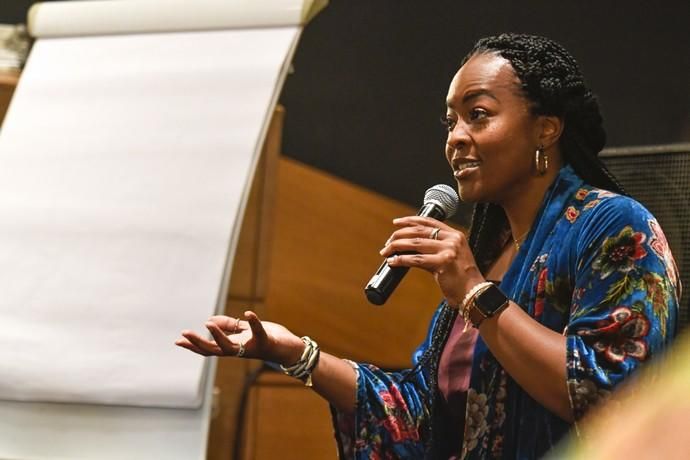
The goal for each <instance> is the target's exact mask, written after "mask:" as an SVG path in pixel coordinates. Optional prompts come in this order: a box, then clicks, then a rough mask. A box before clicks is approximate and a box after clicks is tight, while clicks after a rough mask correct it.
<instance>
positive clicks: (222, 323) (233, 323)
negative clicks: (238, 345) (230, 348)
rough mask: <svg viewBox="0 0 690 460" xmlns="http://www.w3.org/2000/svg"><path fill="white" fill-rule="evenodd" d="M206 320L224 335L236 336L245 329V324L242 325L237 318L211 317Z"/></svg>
mask: <svg viewBox="0 0 690 460" xmlns="http://www.w3.org/2000/svg"><path fill="white" fill-rule="evenodd" d="M208 320H209V321H210V322H212V323H215V324H216V325H217V326H218V327H219V328H220V329H221V330H222V331H223V332H225V333H226V334H238V333H240V332H242V331H243V330H245V329H246V324H245V325H242V321H240V319H239V318H233V317H231V316H225V315H216V316H211V317H210V318H209V319H208Z"/></svg>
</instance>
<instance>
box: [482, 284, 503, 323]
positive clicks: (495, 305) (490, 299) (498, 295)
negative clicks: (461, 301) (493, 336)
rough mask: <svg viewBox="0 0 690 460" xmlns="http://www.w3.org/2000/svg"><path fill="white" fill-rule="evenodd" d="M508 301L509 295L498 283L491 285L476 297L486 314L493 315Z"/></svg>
mask: <svg viewBox="0 0 690 460" xmlns="http://www.w3.org/2000/svg"><path fill="white" fill-rule="evenodd" d="M507 301H508V297H506V295H505V294H504V293H502V292H501V290H500V289H499V288H498V287H497V286H496V285H491V286H490V287H488V288H487V289H486V290H485V291H484V292H482V293H481V294H479V295H478V296H477V297H476V298H475V304H476V305H477V308H478V309H479V310H480V311H481V312H482V313H484V314H485V315H486V316H491V315H493V314H494V313H495V312H496V310H498V309H499V308H501V307H502V306H503V304H505V303H506V302H507Z"/></svg>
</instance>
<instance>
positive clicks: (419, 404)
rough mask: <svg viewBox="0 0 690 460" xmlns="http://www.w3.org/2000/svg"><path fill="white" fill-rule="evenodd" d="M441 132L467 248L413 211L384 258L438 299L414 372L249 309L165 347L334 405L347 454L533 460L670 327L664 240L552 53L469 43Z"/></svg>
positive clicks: (564, 60) (505, 42)
mask: <svg viewBox="0 0 690 460" xmlns="http://www.w3.org/2000/svg"><path fill="white" fill-rule="evenodd" d="M445 124H446V125H447V127H448V138H447V145H446V158H447V160H448V163H449V164H450V166H451V168H452V170H453V174H454V176H455V179H456V181H457V184H458V190H459V194H460V197H461V199H462V200H464V201H468V202H474V203H476V206H475V211H474V215H473V220H472V226H471V230H470V236H469V239H466V238H465V236H464V235H463V234H462V233H460V232H457V231H456V230H454V229H453V228H451V227H449V226H447V225H445V224H443V223H441V222H438V221H436V220H434V219H431V218H422V217H417V216H412V217H405V218H401V219H396V220H395V221H394V223H395V225H396V226H398V227H399V229H398V230H396V231H395V232H394V233H393V234H392V235H391V237H390V239H389V240H388V242H387V244H386V245H385V247H384V248H383V249H382V250H381V254H382V255H383V256H385V257H387V258H388V261H389V264H390V265H392V266H409V267H419V268H422V269H424V270H427V271H429V272H431V273H432V274H433V275H434V277H435V279H436V281H437V283H438V285H439V287H440V289H441V291H442V293H443V296H444V299H445V300H444V301H443V302H442V303H441V305H440V307H439V309H438V311H437V313H436V315H435V317H434V319H433V321H432V324H431V326H430V329H429V336H428V337H427V339H426V341H425V343H424V344H422V346H421V347H420V348H419V349H418V350H417V352H416V353H415V354H414V357H413V362H414V364H415V366H414V368H413V369H411V370H409V371H406V372H403V373H399V374H398V373H385V372H382V371H381V370H379V369H377V368H376V367H374V366H370V365H365V364H355V363H351V362H347V361H343V360H340V359H338V358H335V357H333V356H331V355H328V354H326V353H320V352H319V350H318V346H317V345H316V344H315V343H314V342H313V341H311V340H310V339H308V338H303V339H300V338H298V337H296V336H294V335H293V334H292V333H290V332H289V331H288V330H286V329H285V328H283V327H282V326H279V325H277V324H273V323H268V322H261V321H260V320H259V319H258V318H257V316H256V315H255V314H254V313H252V312H247V313H246V314H245V318H246V320H247V321H246V322H245V321H240V320H239V319H236V318H228V317H214V318H212V319H211V320H210V321H209V322H208V323H207V325H206V326H207V327H208V329H209V331H210V332H211V334H212V336H213V339H214V340H212V341H209V340H206V339H204V338H202V337H201V336H199V335H198V334H196V333H194V332H191V331H184V332H183V336H184V338H182V339H180V340H179V341H178V342H177V343H178V345H180V346H182V347H185V348H188V349H190V350H192V351H194V352H197V353H200V354H202V355H238V354H239V355H241V356H245V357H254V358H260V359H266V360H270V361H275V362H278V363H281V364H282V365H283V366H286V367H284V370H285V371H286V373H288V374H289V375H294V376H296V377H298V378H301V379H302V380H303V381H305V383H306V384H308V385H313V388H314V390H315V391H317V392H318V393H319V394H321V395H322V396H323V397H324V398H326V399H327V400H328V401H329V402H330V403H331V405H332V407H333V408H334V414H335V421H336V424H337V429H338V438H339V444H340V448H341V454H343V455H344V456H347V457H352V456H354V457H355V458H360V459H365V458H443V459H448V458H455V457H456V456H457V457H460V456H462V457H465V458H503V457H506V458H537V457H539V456H541V455H542V454H543V453H545V452H546V451H548V450H549V448H550V447H551V446H553V445H554V444H555V443H556V442H557V441H558V440H559V439H560V438H561V437H562V436H563V435H564V434H565V433H566V432H567V431H568V430H569V429H570V428H571V426H572V425H573V423H574V422H575V421H576V420H578V419H579V418H580V417H581V416H582V415H583V414H584V413H585V412H586V411H587V410H588V408H589V407H590V406H591V405H593V404H596V403H597V401H598V400H599V399H601V398H605V397H606V396H607V395H608V394H609V393H610V392H611V390H612V389H613V388H614V387H615V386H616V385H618V384H619V383H620V382H621V381H623V380H624V379H625V378H626V377H627V376H628V375H630V374H631V373H632V372H633V371H634V370H635V369H636V368H637V367H638V366H639V365H640V364H641V363H642V362H643V361H646V360H648V359H649V358H650V357H652V356H654V355H656V354H658V353H659V352H660V351H661V350H662V349H663V348H664V347H665V346H666V345H667V344H668V343H669V341H670V340H671V339H672V338H673V336H674V334H675V327H676V316H677V305H678V295H679V290H680V286H679V282H678V275H677V272H676V268H675V265H674V262H673V258H672V256H671V254H670V251H669V249H668V245H667V243H666V239H665V237H664V235H663V233H662V232H661V229H660V228H659V226H658V224H657V223H656V220H655V219H654V217H653V216H652V215H651V214H649V212H648V211H647V210H646V209H645V208H644V207H642V206H641V205H640V204H639V203H637V202H635V201H634V200H632V199H630V198H628V197H626V196H624V195H623V193H622V191H621V188H620V186H619V185H618V184H617V183H616V181H615V179H614V178H613V177H612V176H611V175H610V174H609V173H608V172H607V170H606V169H605V168H604V166H603V165H602V164H601V162H600V161H599V160H598V159H597V154H598V152H599V151H600V150H601V149H602V147H603V146H604V143H605V133H604V130H603V128H602V120H601V116H600V114H599V109H598V105H597V102H596V100H595V98H594V96H593V95H592V93H591V92H590V91H589V90H588V89H587V87H586V86H585V84H584V81H583V78H582V75H581V74H580V71H579V69H578V67H577V64H576V63H575V61H574V59H573V58H572V57H571V56H570V55H569V54H568V53H567V51H565V50H564V49H563V48H562V47H561V46H559V45H558V44H556V43H554V42H553V41H551V40H548V39H546V38H543V37H536V36H529V35H515V34H503V35H500V36H496V37H489V38H485V39H482V40H480V41H479V42H477V44H476V45H475V47H474V48H473V50H472V51H471V52H470V53H469V54H468V56H467V57H466V58H465V59H464V60H463V63H462V66H461V68H460V69H459V71H458V72H457V74H456V75H455V77H454V78H453V80H452V82H451V85H450V88H449V91H448V96H447V113H446V116H445ZM409 251H414V252H415V253H416V254H414V255H396V254H403V253H406V252H409ZM466 402H467V403H466ZM463 433H464V435H463Z"/></svg>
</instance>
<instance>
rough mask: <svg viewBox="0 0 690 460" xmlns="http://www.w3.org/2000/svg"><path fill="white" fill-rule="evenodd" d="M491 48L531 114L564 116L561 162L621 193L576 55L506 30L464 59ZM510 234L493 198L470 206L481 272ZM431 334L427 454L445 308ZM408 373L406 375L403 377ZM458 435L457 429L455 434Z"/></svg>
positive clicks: (433, 444) (438, 419) (437, 426)
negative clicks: (606, 158) (604, 156)
mask: <svg viewBox="0 0 690 460" xmlns="http://www.w3.org/2000/svg"><path fill="white" fill-rule="evenodd" d="M488 53H495V54H497V55H499V56H501V57H503V58H504V59H506V60H507V61H509V62H510V64H511V66H512V68H513V71H514V72H515V75H516V76H517V78H518V79H519V81H520V87H519V90H520V91H521V94H522V96H523V97H524V98H525V99H526V100H527V102H528V104H529V106H530V110H531V112H532V114H534V115H550V116H557V117H559V118H561V119H562V120H563V125H564V126H563V132H562V133H561V137H560V139H559V147H560V150H561V154H562V157H563V162H564V164H569V165H571V166H572V168H573V169H574V171H575V172H576V173H577V174H578V175H579V176H580V177H581V178H582V179H584V180H585V181H586V182H588V183H589V184H592V185H594V186H596V187H600V188H603V189H607V190H610V191H613V192H616V193H621V194H624V193H625V192H624V191H623V188H622V187H621V185H620V184H619V183H618V181H617V180H616V179H615V178H614V177H613V175H612V174H611V173H610V172H609V171H608V170H607V169H606V167H605V166H604V164H603V163H602V162H601V160H600V159H599V158H598V156H597V155H598V154H599V152H600V151H601V149H602V148H603V147H604V145H605V143H606V131H605V130H604V127H603V124H602V123H603V120H602V117H601V113H600V111H599V104H598V103H597V99H596V97H595V96H594V94H593V93H592V92H591V91H590V89H589V88H588V87H587V85H586V84H585V81H584V78H583V76H582V73H581V72H580V69H579V67H578V65H577V62H576V61H575V59H574V58H573V57H572V56H571V55H570V54H569V53H568V52H567V51H566V50H565V49H564V48H563V47H562V46H561V45H559V44H558V43H556V42H554V41H553V40H550V39H548V38H545V37H540V36H535V35H525V34H512V33H506V34H501V35H496V36H492V37H486V38H482V39H480V40H479V41H477V43H476V44H475V45H474V47H473V48H472V50H471V51H470V52H469V53H468V54H467V55H466V56H465V57H464V58H463V60H462V63H461V64H462V65H464V64H465V63H466V62H467V61H468V60H469V59H470V58H471V57H473V56H475V55H479V54H488ZM509 238H510V227H509V225H508V220H507V218H506V215H505V212H504V211H503V208H501V207H500V206H498V205H496V204H493V203H478V204H476V205H475V207H474V211H473V214H472V223H471V226H470V234H469V245H470V247H471V248H472V253H473V254H474V257H475V259H476V261H477V265H478V266H479V269H480V270H481V271H482V272H486V270H487V269H488V268H489V266H490V265H491V263H492V262H493V261H494V260H495V259H496V257H498V255H499V254H500V251H501V249H502V248H503V247H504V245H505V243H506V242H507V241H508V240H509ZM447 308H449V307H447V306H444V308H443V310H442V312H441V313H440V315H441V316H440V318H439V321H437V322H436V327H435V329H434V331H433V333H432V339H431V344H430V346H429V348H428V349H427V351H426V353H425V354H424V355H423V356H422V358H421V359H420V361H419V364H418V365H417V366H416V367H415V369H414V370H413V371H412V372H413V373H414V372H415V371H416V370H418V369H419V368H420V367H425V368H426V369H427V371H428V374H429V396H428V400H427V401H428V403H429V404H430V408H431V409H430V411H431V414H430V422H429V433H428V438H427V439H428V443H429V444H428V446H427V458H440V457H442V456H443V455H446V453H447V452H445V450H447V446H443V445H441V444H446V443H439V442H437V441H441V439H442V438H443V436H447V435H448V434H447V433H446V432H445V429H446V428H445V427H444V426H443V421H442V417H443V416H442V415H441V412H440V408H439V407H438V406H439V404H438V402H439V398H440V397H441V396H440V393H439V389H438V382H437V373H438V364H439V360H440V357H441V352H442V350H443V347H444V346H445V343H446V342H447V340H448V336H449V334H450V331H451V329H452V328H453V324H454V322H455V318H456V315H453V314H452V313H450V312H448V311H445V310H446V309H447ZM407 378H409V374H408V376H407ZM456 435H457V434H456Z"/></svg>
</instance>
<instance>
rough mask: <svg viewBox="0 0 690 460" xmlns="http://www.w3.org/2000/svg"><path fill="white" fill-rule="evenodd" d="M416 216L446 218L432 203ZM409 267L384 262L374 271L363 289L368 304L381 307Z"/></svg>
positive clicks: (401, 253) (425, 205) (426, 205)
mask: <svg viewBox="0 0 690 460" xmlns="http://www.w3.org/2000/svg"><path fill="white" fill-rule="evenodd" d="M417 215H418V216H422V217H433V218H434V219H437V220H441V221H442V220H444V219H445V217H446V214H445V212H443V209H442V208H441V207H440V206H437V205H436V204H434V203H425V204H424V205H423V206H422V207H421V209H420V210H419V212H418V213H417ZM407 254H416V252H414V251H409V252H407V251H406V252H400V253H397V252H396V253H395V255H407ZM409 269H410V267H391V266H390V265H388V262H386V261H385V260H384V261H383V263H382V264H381V266H380V267H379V268H378V270H376V273H374V276H372V277H371V279H370V280H369V282H368V283H367V286H366V287H365V288H364V293H365V294H366V296H367V299H368V300H369V302H371V303H373V304H374V305H383V304H384V303H386V300H388V297H390V295H391V294H392V293H393V291H394V290H395V288H396V287H398V284H399V283H400V280H402V279H403V276H405V274H406V273H407V271H408V270H409Z"/></svg>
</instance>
